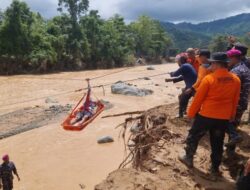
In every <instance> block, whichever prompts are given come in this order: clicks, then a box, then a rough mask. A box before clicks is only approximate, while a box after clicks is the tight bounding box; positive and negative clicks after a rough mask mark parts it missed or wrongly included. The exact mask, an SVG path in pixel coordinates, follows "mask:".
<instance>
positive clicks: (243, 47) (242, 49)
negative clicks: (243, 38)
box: [233, 43, 248, 58]
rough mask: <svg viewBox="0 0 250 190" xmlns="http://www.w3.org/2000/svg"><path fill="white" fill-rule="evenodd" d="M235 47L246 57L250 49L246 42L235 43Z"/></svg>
mask: <svg viewBox="0 0 250 190" xmlns="http://www.w3.org/2000/svg"><path fill="white" fill-rule="evenodd" d="M233 49H237V50H239V51H240V52H241V57H242V58H243V57H246V55H247V51H248V47H247V46H246V45H244V44H241V43H236V44H234V48H233Z"/></svg>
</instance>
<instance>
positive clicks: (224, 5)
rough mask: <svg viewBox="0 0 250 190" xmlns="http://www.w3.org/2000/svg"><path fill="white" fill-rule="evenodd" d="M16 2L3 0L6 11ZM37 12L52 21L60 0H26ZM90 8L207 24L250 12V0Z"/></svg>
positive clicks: (100, 0)
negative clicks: (205, 22) (204, 22)
mask: <svg viewBox="0 0 250 190" xmlns="http://www.w3.org/2000/svg"><path fill="white" fill-rule="evenodd" d="M11 1H12V0H0V8H1V9H2V10H4V9H5V8H6V7H7V6H9V4H10V3H11ZM23 1H25V2H27V3H28V5H29V6H30V7H31V9H32V10H33V11H38V12H40V13H41V14H42V15H43V16H44V17H46V18H51V17H53V16H55V15H57V14H58V12H57V2H58V0H23ZM90 9H96V10H98V11H99V12H100V14H101V16H102V17H104V18H109V17H111V16H113V15H114V14H115V13H118V14H120V15H122V16H123V17H125V19H126V20H127V21H131V20H134V19H136V18H137V17H138V16H139V15H141V14H146V15H149V16H151V17H153V18H156V19H159V20H162V21H171V22H180V21H188V22H203V21H210V20H215V19H218V18H225V17H228V16H232V15H236V14H239V13H244V12H248V13H250V0H226V1H222V0H208V1H206V0H90Z"/></svg>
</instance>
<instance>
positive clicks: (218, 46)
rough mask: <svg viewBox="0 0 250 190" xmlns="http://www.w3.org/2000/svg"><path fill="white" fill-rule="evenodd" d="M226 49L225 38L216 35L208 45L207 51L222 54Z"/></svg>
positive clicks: (226, 42) (226, 41)
mask: <svg viewBox="0 0 250 190" xmlns="http://www.w3.org/2000/svg"><path fill="white" fill-rule="evenodd" d="M227 47H228V40H227V36H225V35H218V36H215V37H214V38H213V39H212V41H211V42H210V44H209V49H210V50H211V51H212V52H223V51H226V50H227Z"/></svg>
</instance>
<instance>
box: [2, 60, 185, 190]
mask: <svg viewBox="0 0 250 190" xmlns="http://www.w3.org/2000/svg"><path fill="white" fill-rule="evenodd" d="M155 68H156V70H153V71H148V70H147V69H146V67H145V66H141V67H135V68H133V69H130V70H127V71H124V72H121V73H117V74H114V75H110V76H106V77H104V78H100V79H96V80H94V81H92V85H100V84H105V83H110V82H116V81H119V80H128V79H134V78H138V77H145V76H149V75H155V74H160V73H163V72H169V71H173V70H175V69H176V68H177V66H176V65H175V64H168V65H167V64H164V65H159V66H155ZM119 70H122V69H116V70H98V71H85V72H65V73H57V74H48V75H18V76H11V77H0V115H2V114H6V113H10V112H13V111H15V110H19V109H23V108H25V107H34V106H48V104H46V103H45V98H43V97H51V99H54V100H57V101H58V102H59V104H61V105H66V104H68V103H69V104H75V103H76V102H77V101H78V100H79V99H80V98H81V95H82V92H74V93H69V94H65V95H61V96H53V95H55V94H59V93H63V92H67V91H74V90H77V89H79V88H83V87H86V83H85V82H82V81H77V80H75V81H74V80H51V78H56V79H72V78H77V79H85V78H92V77H96V76H100V75H103V74H108V73H112V72H115V71H119ZM167 77H168V75H166V76H158V77H154V78H152V80H139V81H135V82H131V83H132V84H134V85H137V86H138V87H140V88H147V89H151V90H153V91H154V94H153V95H150V96H146V97H132V96H122V95H113V94H111V92H110V87H105V96H104V95H103V90H102V89H101V88H98V89H93V91H94V93H95V95H97V96H98V97H99V98H100V99H104V100H106V101H109V102H111V103H112V104H113V105H114V107H113V108H112V109H110V110H107V111H104V112H103V113H102V115H101V116H104V115H109V114H116V113H122V112H127V111H138V110H146V109H149V108H151V107H154V106H158V105H161V104H167V103H173V102H176V101H177V95H178V93H179V92H180V87H181V86H183V83H180V84H178V85H173V84H172V83H168V84H166V83H165V82H164V79H165V78H167ZM43 78H44V79H43ZM155 84H158V85H159V86H156V85H155ZM166 86H168V87H166ZM176 87H177V88H176ZM40 98H41V99H40ZM27 100H33V101H27ZM25 101H27V102H25ZM20 102H24V103H20ZM173 109H174V108H173ZM65 116H66V115H65ZM101 116H99V117H98V118H97V119H96V120H95V121H94V122H93V123H92V124H91V125H89V126H88V127H87V128H86V129H84V130H83V131H81V132H68V131H64V130H63V129H62V128H61V127H60V122H61V120H58V118H57V119H55V121H54V122H52V124H49V125H47V126H44V127H41V128H38V129H34V130H31V131H28V132H25V133H22V134H19V135H15V136H12V137H9V138H6V139H3V140H1V141H0V155H2V154H4V153H8V154H9V155H10V157H11V159H12V160H13V161H14V162H15V164H16V166H17V169H18V171H19V173H20V177H21V181H20V182H17V180H16V179H15V182H14V186H15V189H17V190H33V189H36V190H45V189H48V190H50V189H51V190H52V189H53V190H69V189H71V190H75V189H76V190H77V189H81V187H80V185H84V186H85V189H87V190H92V189H94V186H95V184H97V183H99V182H100V181H102V180H103V179H105V178H106V176H107V175H108V173H109V172H111V171H113V170H115V169H116V168H118V166H119V164H120V163H121V161H122V159H123V158H124V146H123V141H122V139H119V138H118V137H119V132H120V131H119V129H115V127H116V126H117V125H118V124H120V123H122V122H123V121H124V117H117V118H107V119H102V118H101ZM22 120H24V121H25V117H24V118H22ZM3 125H4V124H1V123H0V130H1V127H4V126H3ZM105 135H111V136H113V137H114V139H115V142H114V143H111V144H106V145H99V144H97V139H98V138H99V137H101V136H105Z"/></svg>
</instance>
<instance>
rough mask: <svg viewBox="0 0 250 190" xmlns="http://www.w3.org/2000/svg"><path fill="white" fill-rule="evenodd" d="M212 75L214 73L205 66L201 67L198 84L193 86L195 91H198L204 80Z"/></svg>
mask: <svg viewBox="0 0 250 190" xmlns="http://www.w3.org/2000/svg"><path fill="white" fill-rule="evenodd" d="M210 73H212V71H211V70H209V69H208V68H206V67H205V66H203V65H201V66H200V67H199V72H198V78H197V81H196V83H195V84H194V85H193V88H194V90H195V91H197V89H198V87H199V86H200V84H201V81H202V79H204V78H205V77H206V76H207V75H208V74H210Z"/></svg>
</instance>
